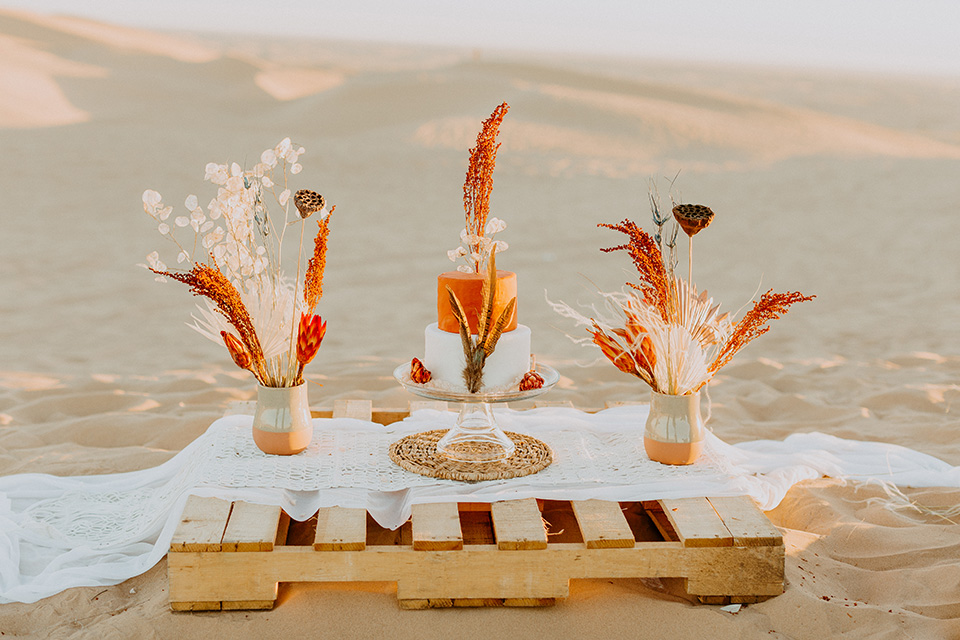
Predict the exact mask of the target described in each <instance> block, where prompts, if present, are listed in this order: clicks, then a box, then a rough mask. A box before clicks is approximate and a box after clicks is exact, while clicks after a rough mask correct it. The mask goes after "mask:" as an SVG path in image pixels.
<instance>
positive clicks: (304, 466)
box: [200, 407, 737, 491]
mask: <svg viewBox="0 0 960 640" xmlns="http://www.w3.org/2000/svg"><path fill="white" fill-rule="evenodd" d="M643 411H645V407H641V408H638V409H637V410H636V411H635V412H634V413H633V414H632V415H634V416H636V417H637V418H640V421H639V422H634V423H633V425H632V426H631V428H630V430H629V431H627V432H624V431H614V430H593V429H591V426H592V425H591V424H590V420H585V419H583V418H581V419H580V420H579V421H578V422H582V424H578V425H575V428H571V426H569V425H568V423H569V420H568V421H567V423H565V422H564V419H563V414H564V413H566V410H557V409H545V410H542V411H541V412H540V413H539V414H538V415H536V416H533V415H530V416H525V415H523V414H521V412H509V413H507V412H500V411H498V412H497V413H496V415H497V416H499V417H500V420H501V421H502V422H507V423H510V425H511V426H510V428H509V429H507V430H510V431H521V432H523V433H527V434H529V435H532V436H534V437H536V438H539V439H540V440H542V441H544V442H546V443H547V444H548V445H550V448H551V449H553V453H554V461H553V464H551V465H550V466H549V467H547V468H546V469H544V470H543V471H541V472H539V473H537V474H536V475H533V476H529V477H525V478H523V480H522V482H521V484H524V485H528V486H541V487H545V488H554V487H557V486H580V487H586V486H590V485H610V486H623V485H650V484H657V483H662V482H672V483H680V484H682V483H684V482H689V481H691V480H703V481H711V480H713V481H717V482H719V483H723V482H725V481H728V480H730V479H731V478H732V477H733V476H735V475H737V472H736V471H735V470H734V468H733V466H732V465H731V464H730V463H729V462H728V461H727V460H726V458H725V456H724V455H723V454H722V453H721V452H720V451H719V450H718V449H717V448H716V447H713V446H709V444H708V446H707V447H706V450H705V452H704V454H703V456H701V458H700V459H699V460H698V461H697V463H696V464H694V465H690V466H688V467H671V466H666V465H662V464H659V463H656V462H652V461H650V459H649V458H647V455H646V453H645V452H644V449H643V428H642V425H643V419H645V413H642V412H643ZM582 415H587V414H582ZM453 422H454V415H453V414H451V413H450V412H438V411H422V412H419V413H418V414H417V415H415V416H414V417H412V418H409V419H407V420H406V421H404V422H402V423H396V424H395V425H390V426H388V427H382V426H379V425H373V426H371V425H370V424H368V423H362V422H359V421H353V420H317V421H315V423H314V424H315V427H314V429H315V430H314V437H313V441H312V442H311V443H310V446H309V447H308V448H307V450H306V451H304V452H303V453H301V454H298V455H296V456H291V457H289V458H279V457H277V456H268V455H266V454H264V453H262V452H261V451H260V450H259V449H257V447H256V445H255V444H254V442H253V438H252V437H251V434H250V422H249V420H245V421H236V422H235V423H233V424H229V425H223V426H222V427H221V428H220V429H219V430H217V432H216V434H215V437H214V445H213V447H212V448H211V449H210V450H209V455H210V458H211V459H209V460H206V461H205V462H204V464H203V465H202V467H201V475H200V481H201V482H202V483H204V484H211V485H216V486H221V487H256V486H260V487H275V488H280V489H290V490H293V491H316V490H319V489H331V488H340V487H351V488H356V489H367V490H370V491H400V490H403V489H410V488H414V487H427V486H437V485H441V486H451V487H453V486H457V487H461V488H462V486H463V483H461V482H457V481H455V480H440V479H437V478H428V477H424V476H421V475H418V474H416V473H412V472H410V471H406V470H404V469H402V468H400V467H399V466H397V465H396V464H394V463H393V462H392V461H391V460H390V458H389V456H388V454H387V452H388V449H389V447H390V445H391V444H392V443H394V442H396V441H397V440H399V439H401V438H402V437H404V436H406V435H409V434H412V433H419V432H421V431H427V430H430V429H438V428H448V427H450V426H452V425H453ZM504 483H513V484H517V481H509V480H508V481H503V480H497V481H490V482H489V483H477V484H479V485H489V484H504Z"/></svg>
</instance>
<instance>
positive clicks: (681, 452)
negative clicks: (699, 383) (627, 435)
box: [643, 391, 705, 465]
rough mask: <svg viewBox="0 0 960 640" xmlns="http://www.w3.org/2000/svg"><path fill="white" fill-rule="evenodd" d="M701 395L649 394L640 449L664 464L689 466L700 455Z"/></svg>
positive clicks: (701, 448) (702, 432) (701, 428)
mask: <svg viewBox="0 0 960 640" xmlns="http://www.w3.org/2000/svg"><path fill="white" fill-rule="evenodd" d="M704 430H705V429H704V425H703V418H701V417H700V392H699V391H698V392H696V393H692V394H689V395H683V396H672V395H666V394H663V393H657V392H656V391H651V392H650V415H649V416H648V417H647V425H646V430H645V432H644V436H643V446H644V449H645V450H646V452H647V456H648V457H649V458H650V459H651V460H654V461H656V462H661V463H663V464H677V465H680V464H692V463H693V462H696V460H697V458H699V457H700V453H701V452H702V451H703V437H704V436H703V434H704Z"/></svg>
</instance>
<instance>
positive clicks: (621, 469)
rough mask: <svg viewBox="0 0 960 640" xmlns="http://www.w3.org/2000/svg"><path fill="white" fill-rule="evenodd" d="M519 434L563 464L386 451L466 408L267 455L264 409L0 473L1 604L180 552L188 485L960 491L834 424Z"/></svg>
mask: <svg viewBox="0 0 960 640" xmlns="http://www.w3.org/2000/svg"><path fill="white" fill-rule="evenodd" d="M497 416H498V421H499V422H500V424H501V425H502V427H503V428H504V429H506V430H509V431H516V432H520V433H526V434H530V435H532V436H534V437H536V438H539V439H541V440H543V441H544V442H546V443H547V444H549V445H550V447H551V448H552V449H553V452H554V461H553V464H551V465H550V466H549V467H547V468H546V469H544V470H543V471H541V472H540V473H537V474H535V475H531V476H525V477H522V478H516V479H512V480H494V481H486V482H477V483H462V482H456V481H452V480H437V479H435V478H428V477H424V476H420V475H417V474H414V473H411V472H408V471H405V470H403V469H401V468H400V467H398V466H397V465H395V464H393V463H392V462H391V461H390V459H389V457H388V449H389V445H390V444H391V443H393V442H395V441H397V440H399V439H400V438H402V437H404V436H407V435H410V434H414V433H418V432H422V431H428V430H431V429H436V428H442V427H450V426H452V424H453V422H454V420H455V419H456V415H455V414H454V413H452V412H438V411H431V410H422V411H417V412H415V413H414V414H413V415H411V416H410V417H409V418H407V419H405V420H404V421H402V422H398V423H394V424H392V425H388V426H386V427H384V426H382V425H379V424H375V423H372V422H364V421H360V420H354V419H349V418H339V419H315V421H314V438H313V441H312V442H311V444H310V446H309V447H308V448H307V450H306V451H304V452H303V453H301V454H299V455H297V456H292V457H275V456H267V455H265V454H263V453H261V452H260V451H259V450H258V449H257V448H256V445H255V444H254V443H253V439H252V436H251V429H250V425H251V420H252V418H251V417H250V416H229V417H225V418H221V419H219V420H217V421H216V422H214V423H213V424H212V425H211V426H210V428H209V429H208V430H207V431H206V432H205V433H204V434H203V435H202V436H201V437H200V438H198V439H197V440H196V441H195V442H193V443H192V444H190V445H189V446H188V447H186V448H185V449H184V450H183V451H181V452H180V453H178V454H177V455H176V456H174V457H173V458H172V459H170V460H169V461H167V462H166V463H164V464H162V465H160V466H158V467H155V468H151V469H144V470H142V471H134V472H130V473H122V474H113V475H100V476H79V477H57V476H51V475H44V474H21V475H14V476H7V477H3V478H0V531H2V535H0V601H3V602H11V601H19V602H35V601H37V600H39V599H41V598H44V597H47V596H50V595H53V594H55V593H58V592H60V591H63V590H64V589H67V588H69V587H75V586H97V585H111V584H117V583H120V582H122V581H123V580H126V579H128V578H131V577H133V576H136V575H139V574H141V573H143V572H145V571H147V570H148V569H149V568H150V567H152V566H153V565H154V564H156V563H157V562H158V561H159V560H160V559H162V558H163V556H164V555H165V554H166V552H167V549H168V548H169V545H170V539H171V537H172V536H173V532H174V530H175V528H176V525H177V523H178V521H179V518H180V512H181V511H182V509H183V505H184V503H185V501H186V499H187V496H188V495H190V494H194V495H199V496H214V497H219V498H223V499H227V500H244V501H247V502H254V503H260V504H271V505H277V506H280V507H282V508H283V509H284V510H285V511H286V512H287V513H289V514H290V516H291V517H293V518H295V519H298V520H305V519H307V518H309V517H310V516H311V515H313V514H314V513H315V512H316V511H317V509H319V508H320V507H329V506H335V505H338V506H343V507H357V508H364V509H367V510H368V511H369V512H370V514H371V516H372V517H373V518H375V519H376V520H377V521H378V522H379V523H380V524H381V525H382V526H384V527H386V528H396V527H399V526H400V525H401V524H403V522H405V521H406V520H407V518H409V516H410V512H411V508H412V505H413V504H416V503H427V502H452V501H458V502H494V501H499V500H508V499H519V498H528V497H535V498H543V499H557V500H584V499H590V498H598V499H605V500H614V501H626V500H634V501H636V500H653V499H664V498H686V497H701V496H731V495H749V496H751V497H752V498H754V499H755V500H756V501H757V502H758V504H759V506H760V507H761V508H762V509H764V510H769V509H773V508H774V507H776V506H777V505H778V504H779V503H780V501H781V500H782V499H783V497H784V496H785V495H786V493H787V491H788V490H789V489H790V487H792V486H793V485H794V484H796V483H797V482H800V481H802V480H807V479H814V478H819V477H821V476H831V477H836V478H844V479H847V480H853V481H871V482H877V481H879V482H888V483H892V484H895V485H898V486H903V487H907V486H911V487H931V486H943V487H960V467H952V466H950V465H949V464H947V463H945V462H943V461H941V460H938V459H936V458H934V457H931V456H928V455H926V454H923V453H919V452H916V451H913V450H910V449H906V448H904V447H900V446H897V445H891V444H884V443H877V442H861V441H852V440H843V439H840V438H836V437H833V436H828V435H824V434H821V433H804V434H794V435H792V436H790V437H788V438H787V439H786V440H783V441H772V440H759V441H753V442H744V443H740V444H737V445H729V444H726V443H725V442H723V441H721V440H720V439H719V438H717V437H716V436H714V435H712V434H708V439H707V446H706V447H705V452H704V455H703V456H702V457H701V458H700V460H699V461H698V462H697V463H696V464H695V465H692V466H689V467H669V466H664V465H661V464H658V463H654V462H651V461H649V460H648V459H647V457H646V455H645V454H644V452H643V428H644V423H645V420H646V417H647V407H646V406H644V405H638V406H628V407H617V408H611V409H607V410H604V411H601V412H598V413H595V414H589V413H585V412H582V411H579V410H576V409H566V408H543V409H533V410H529V411H513V410H510V409H500V410H497Z"/></svg>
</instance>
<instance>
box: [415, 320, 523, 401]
mask: <svg viewBox="0 0 960 640" xmlns="http://www.w3.org/2000/svg"><path fill="white" fill-rule="evenodd" d="M423 366H425V367H426V368H427V370H428V371H430V373H431V374H432V375H433V380H434V381H435V382H437V383H439V384H441V385H443V386H450V387H451V388H456V389H462V390H463V391H466V389H467V387H466V385H465V384H464V382H463V368H464V366H466V359H465V358H464V356H463V342H462V341H461V339H460V334H459V333H450V332H449V331H442V330H441V329H440V328H439V326H438V325H437V323H436V322H434V323H433V324H431V325H429V326H427V328H426V330H425V331H424V351H423ZM529 370H530V327H527V326H525V325H522V324H518V325H517V328H516V329H514V330H513V331H507V332H506V333H503V334H501V335H500V340H498V341H497V346H496V349H494V351H493V353H492V354H491V355H490V357H489V358H487V361H486V363H485V364H484V365H483V387H484V388H485V389H493V388H498V387H507V386H512V385H514V384H518V383H519V382H520V377H521V376H523V374H525V373H526V372H527V371H529Z"/></svg>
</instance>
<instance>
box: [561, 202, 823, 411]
mask: <svg viewBox="0 0 960 640" xmlns="http://www.w3.org/2000/svg"><path fill="white" fill-rule="evenodd" d="M650 204H651V209H652V212H653V220H654V224H655V226H656V227H657V232H656V234H655V235H654V236H651V235H650V234H648V233H646V232H645V231H644V230H643V229H641V228H640V227H638V226H637V225H636V223H634V222H632V221H630V220H623V221H622V222H620V223H619V224H599V225H597V226H599V227H603V228H607V229H613V230H615V231H619V232H621V233H623V234H625V235H626V236H627V242H626V243H625V244H622V245H619V246H616V247H610V248H606V249H601V251H603V252H604V253H609V252H613V251H626V252H627V254H628V255H629V256H630V258H631V260H632V261H633V264H634V267H635V268H636V270H637V274H638V276H639V281H640V282H639V284H635V283H631V282H628V283H627V286H628V288H627V289H624V290H623V291H621V292H611V293H605V292H600V295H601V296H602V297H603V298H604V300H605V302H606V306H607V307H608V308H609V309H611V310H612V311H613V312H614V313H615V314H616V316H617V318H618V319H617V320H604V319H598V318H593V317H591V318H587V317H585V316H583V315H582V314H580V313H579V312H577V311H576V310H574V309H573V308H571V307H570V306H569V305H566V304H564V303H562V302H560V303H550V304H551V306H552V307H553V309H554V310H555V311H556V312H558V313H559V314H560V315H562V316H564V317H568V318H571V319H573V320H575V321H576V322H577V323H578V324H582V325H587V332H588V333H589V334H590V336H591V338H590V340H591V341H592V342H593V343H594V344H596V345H597V346H598V347H600V350H601V351H602V352H603V355H604V356H606V357H607V359H609V360H610V361H611V362H613V364H614V365H615V366H616V367H617V368H618V369H620V370H621V371H623V372H625V373H629V374H631V375H633V376H636V377H638V378H640V379H641V380H643V381H644V382H645V383H647V384H648V385H649V386H650V388H651V389H653V390H654V391H656V392H658V393H661V394H667V395H686V394H691V393H696V392H697V391H699V390H700V389H701V388H703V386H704V385H706V384H707V383H708V382H709V381H710V380H711V379H712V378H713V376H714V374H715V373H716V372H717V371H719V370H720V369H721V368H722V367H723V366H725V365H726V364H727V363H728V362H730V360H731V359H732V358H733V357H734V356H735V355H736V353H737V352H738V351H740V349H742V348H743V347H744V346H746V345H747V343H749V342H751V341H752V340H754V339H755V338H757V337H759V336H761V335H763V334H764V333H766V332H767V331H768V330H769V328H770V327H769V326H768V323H769V321H771V320H774V319H776V318H779V317H781V315H783V314H784V313H786V312H787V310H788V309H789V307H790V306H791V305H793V304H795V303H797V302H804V301H809V300H812V299H813V298H814V296H805V295H803V294H801V293H798V292H788V293H773V292H772V290H771V291H767V292H766V293H764V294H763V295H762V296H761V297H760V299H759V300H757V301H755V302H754V304H753V308H751V309H750V310H749V311H748V312H747V313H746V314H744V316H743V317H742V318H741V319H740V321H739V322H737V323H734V322H733V321H732V320H731V319H730V316H729V314H727V313H724V314H720V313H719V310H720V305H719V304H718V305H716V306H714V304H713V299H712V298H709V297H708V296H707V292H706V291H703V292H698V291H697V288H696V286H695V285H694V284H693V283H692V274H693V236H694V235H696V234H697V233H699V232H700V231H701V230H703V229H705V228H706V227H707V226H709V225H710V223H711V222H712V221H713V217H714V214H713V211H711V210H710V208H709V207H706V206H704V205H691V204H676V203H674V205H675V206H673V209H672V213H673V218H674V222H673V224H674V226H673V228H672V229H670V230H669V231H667V233H664V231H665V229H664V227H665V226H666V225H667V224H668V222H669V221H670V216H668V215H663V213H662V212H661V209H660V199H659V195H658V194H657V193H656V191H655V189H651V192H650ZM678 229H683V231H684V233H685V234H686V235H687V236H688V238H689V241H690V242H689V253H688V256H689V270H688V276H687V279H686V280H684V279H683V278H682V277H680V276H679V275H677V274H676V273H675V268H676V264H677V260H676V237H677V231H678ZM598 316H599V314H598Z"/></svg>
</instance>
